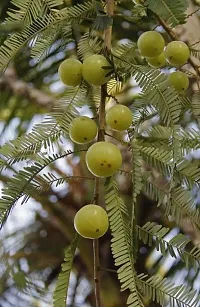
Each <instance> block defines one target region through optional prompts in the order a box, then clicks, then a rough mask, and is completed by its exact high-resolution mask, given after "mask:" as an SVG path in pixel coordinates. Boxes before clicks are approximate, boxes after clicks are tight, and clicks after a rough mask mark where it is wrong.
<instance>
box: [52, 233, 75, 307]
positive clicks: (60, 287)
mask: <svg viewBox="0 0 200 307" xmlns="http://www.w3.org/2000/svg"><path fill="white" fill-rule="evenodd" d="M77 243H78V235H76V236H75V238H74V239H73V241H72V243H71V245H70V246H69V247H68V248H67V249H66V250H65V258H64V262H63V264H62V269H61V272H60V274H59V276H58V281H57V284H56V288H55V291H54V295H53V307H66V304H67V293H68V287H69V279H70V273H71V270H72V265H73V259H74V256H75V252H76V248H77Z"/></svg>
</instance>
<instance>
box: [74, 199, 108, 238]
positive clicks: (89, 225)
mask: <svg viewBox="0 0 200 307" xmlns="http://www.w3.org/2000/svg"><path fill="white" fill-rule="evenodd" d="M108 226H109V223H108V215H107V213H106V211H105V210H104V209H103V208H102V207H100V206H97V205H93V204H90V205H86V206H84V207H82V208H81V209H80V210H79V211H78V212H77V213H76V215H75V218H74V227H75V229H76V231H77V232H78V233H79V234H80V235H81V236H82V237H84V238H88V239H98V238H100V237H102V236H103V235H104V234H105V233H106V231H107V230H108Z"/></svg>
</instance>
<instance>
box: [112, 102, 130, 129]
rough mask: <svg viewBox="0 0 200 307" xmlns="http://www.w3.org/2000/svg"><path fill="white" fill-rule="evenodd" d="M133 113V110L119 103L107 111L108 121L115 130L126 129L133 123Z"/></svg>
mask: <svg viewBox="0 0 200 307" xmlns="http://www.w3.org/2000/svg"><path fill="white" fill-rule="evenodd" d="M132 119H133V115H132V112H131V110H130V109H129V108H128V107H126V106H124V105H121V104H117V105H115V106H113V107H112V108H111V109H109V110H108V112H107V113H106V123H107V125H108V126H109V127H110V128H112V129H113V130H117V131H121V130H126V129H128V128H129V127H130V125H131V123H132Z"/></svg>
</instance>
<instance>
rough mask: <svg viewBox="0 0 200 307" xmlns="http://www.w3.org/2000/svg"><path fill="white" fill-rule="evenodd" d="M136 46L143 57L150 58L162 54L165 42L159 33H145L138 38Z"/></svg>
mask: <svg viewBox="0 0 200 307" xmlns="http://www.w3.org/2000/svg"><path fill="white" fill-rule="evenodd" d="M137 45H138V49H139V50H140V52H141V54H142V55H143V56H145V57H149V58H152V57H155V56H158V55H159V54H161V53H162V52H163V49H164V46H165V41H164V38H163V37H162V35H161V34H160V33H158V32H156V31H147V32H144V33H143V34H142V35H141V36H140V37H139V39H138V42H137Z"/></svg>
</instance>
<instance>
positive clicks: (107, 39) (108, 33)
mask: <svg viewBox="0 0 200 307" xmlns="http://www.w3.org/2000/svg"><path fill="white" fill-rule="evenodd" d="M113 10H114V0H107V6H106V12H107V14H108V15H109V16H111V17H112V15H113ZM111 39H112V25H110V26H109V27H108V28H107V29H105V31H104V46H105V48H107V50H110V49H111ZM106 97H107V85H106V84H103V85H102V86H101V101H100V107H99V129H98V142H99V141H104V139H105V103H106ZM99 189H100V178H99V177H96V179H95V187H94V196H95V204H96V205H99ZM93 253H94V285H95V300H96V307H101V297H100V261H99V241H98V239H94V240H93Z"/></svg>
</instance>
